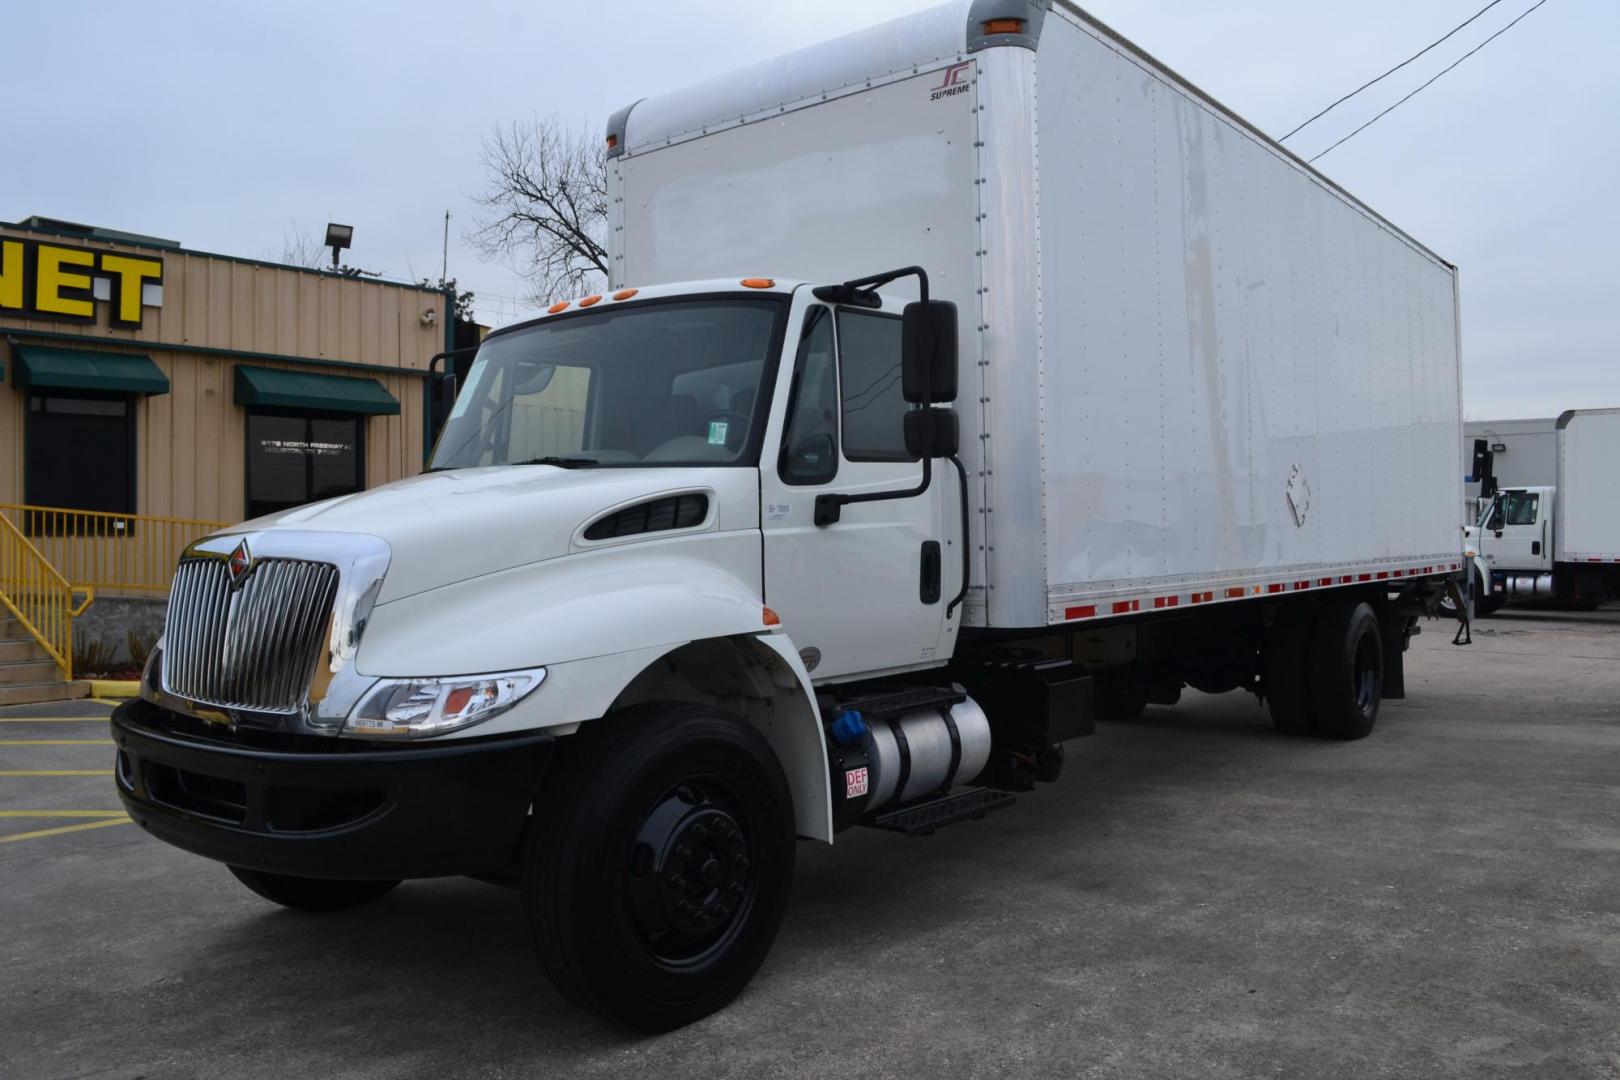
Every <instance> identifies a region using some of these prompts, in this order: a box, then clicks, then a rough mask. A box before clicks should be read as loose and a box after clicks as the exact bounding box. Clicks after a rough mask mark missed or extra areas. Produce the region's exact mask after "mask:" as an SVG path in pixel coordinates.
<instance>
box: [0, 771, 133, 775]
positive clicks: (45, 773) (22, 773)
mask: <svg viewBox="0 0 1620 1080" xmlns="http://www.w3.org/2000/svg"><path fill="white" fill-rule="evenodd" d="M111 775H112V770H111V769H0V776H111Z"/></svg>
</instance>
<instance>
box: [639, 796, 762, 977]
mask: <svg viewBox="0 0 1620 1080" xmlns="http://www.w3.org/2000/svg"><path fill="white" fill-rule="evenodd" d="M752 869H753V859H752V858H751V857H750V851H749V844H748V838H747V835H746V833H745V831H744V829H743V825H742V823H741V822H740V821H739V819H738V815H737V814H735V813H734V812H733V811H732V809H731V808H730V800H729V799H727V798H725V793H723V792H720V791H717V790H712V789H711V788H710V787H708V786H706V785H704V784H701V783H696V782H691V783H686V784H682V785H680V786H679V787H677V788H675V789H674V790H673V791H671V792H670V793H669V794H667V795H665V796H664V798H663V799H661V800H660V801H659V802H658V804H657V805H656V806H654V807H653V809H652V810H651V811H650V812H649V813H648V815H647V817H646V819H645V821H643V823H642V826H641V829H640V830H639V832H638V833H637V835H636V841H635V844H634V846H633V847H632V850H631V862H630V871H631V873H630V893H631V896H630V899H631V905H632V908H633V909H634V911H635V914H636V919H637V922H638V924H639V927H640V930H641V934H642V941H643V944H644V945H645V946H646V947H647V948H648V950H649V951H651V952H652V953H653V954H654V955H655V956H657V957H658V958H660V959H662V960H666V961H689V960H694V959H697V958H698V957H700V956H701V955H703V954H704V953H706V952H708V951H709V950H710V949H712V948H714V947H716V946H717V945H719V944H720V943H721V942H722V939H724V938H725V937H726V936H727V934H728V933H729V932H731V931H732V930H733V929H734V927H735V926H736V925H737V924H738V923H740V921H741V920H740V918H739V915H740V914H741V913H742V912H743V910H744V909H745V908H746V906H747V904H748V903H749V901H751V899H752V896H753V873H752Z"/></svg>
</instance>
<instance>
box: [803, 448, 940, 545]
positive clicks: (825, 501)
mask: <svg viewBox="0 0 1620 1080" xmlns="http://www.w3.org/2000/svg"><path fill="white" fill-rule="evenodd" d="M932 465H933V462H932V460H931V459H930V458H928V457H926V456H925V457H924V458H923V459H922V467H923V471H922V482H921V483H919V484H918V485H917V486H916V487H914V488H906V489H904V490H902V491H868V492H866V493H865V494H862V495H834V494H827V495H817V496H816V517H815V521H816V525H817V526H818V527H824V526H827V525H833V524H836V523H837V522H838V520H839V519H840V518H842V517H843V511H844V507H845V506H848V505H849V504H850V503H864V502H886V501H888V500H889V499H915V498H916V497H917V496H918V495H921V494H923V493H924V492H925V491H927V490H928V485H929V484H930V483H932V482H933V479H934V470H933V468H932Z"/></svg>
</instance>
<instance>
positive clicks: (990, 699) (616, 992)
mask: <svg viewBox="0 0 1620 1080" xmlns="http://www.w3.org/2000/svg"><path fill="white" fill-rule="evenodd" d="M1037 61H1038V62H1037ZM1037 100H1038V101H1039V112H1040V121H1039V124H1038V125H1037V123H1036V103H1037ZM607 139H608V147H609V180H610V186H611V190H610V198H611V226H612V228H611V257H612V267H613V281H612V284H611V287H610V288H608V289H607V290H605V291H604V292H603V293H602V294H600V295H593V296H587V297H583V298H578V299H571V300H563V301H559V302H558V303H557V304H555V305H553V306H552V307H551V309H550V310H549V312H548V313H547V314H546V315H545V316H543V317H541V318H539V319H535V320H533V321H530V322H526V323H522V324H519V325H516V326H511V327H507V328H504V329H502V330H499V331H497V332H495V333H493V334H491V335H490V336H489V337H488V339H487V340H486V341H485V342H484V343H483V344H482V345H481V346H480V348H479V351H478V354H477V358H476V361H475V362H474V364H473V366H472V367H471V369H470V371H469V373H468V377H467V379H466V381H465V384H464V385H463V386H461V388H460V392H459V395H458V396H456V397H455V399H454V405H453V408H452V409H450V410H449V416H448V420H447V423H446V425H445V427H444V430H443V433H442V435H441V436H440V438H439V441H438V443H437V447H436V449H435V451H434V455H433V460H432V467H431V468H430V470H429V471H428V472H427V473H426V474H425V475H423V476H420V477H416V478H413V479H410V480H406V481H402V482H399V483H396V484H392V485H389V486H387V487H384V488H381V489H378V490H375V491H368V492H363V493H359V494H356V495H352V496H348V497H345V498H341V499H336V500H332V501H330V502H325V503H318V504H315V505H312V506H308V507H304V508H300V509H297V510H293V511H290V512H287V513H284V514H280V515H277V516H275V517H271V518H264V519H260V520H257V521H251V522H247V523H244V524H243V525H240V526H237V527H235V528H231V529H227V530H224V531H223V532H221V533H219V534H217V535H215V536H213V537H210V538H208V539H205V540H203V541H200V542H199V543H198V544H196V545H194V546H193V547H192V548H191V549H190V550H188V551H187V552H186V553H185V555H184V556H183V557H182V559H181V561H180V565H179V567H178V570H177V573H176V578H175V589H174V593H173V599H172V601H171V604H170V609H169V616H168V626H167V631H166V634H165V637H164V639H163V641H162V643H161V645H160V647H158V648H157V649H155V650H154V652H153V654H152V659H151V661H150V662H149V664H148V667H147V671H146V673H145V676H144V678H143V689H142V696H141V698H140V699H139V700H138V701H135V702H131V703H129V704H127V705H124V706H122V707H120V708H119V710H118V711H117V712H116V714H115V717H114V722H113V729H114V735H115V739H116V741H117V747H118V758H117V770H116V772H117V784H118V788H119V791H120V793H121V795H122V797H123V800H124V803H125V805H126V806H127V807H128V809H129V812H130V814H131V815H132V816H133V817H134V819H135V820H136V821H138V822H139V823H140V824H141V825H142V826H144V827H145V828H146V829H147V830H149V831H150V832H151V833H153V834H154V835H156V836H158V837H161V838H162V839H164V840H167V841H169V842H171V843H173V844H176V845H179V846H180V847H183V848H186V849H188V850H190V851H193V852H197V853H199V854H202V855H205V856H207V857H210V858H213V859H216V860H219V861H221V862H224V863H227V864H228V865H230V867H231V868H232V870H233V872H234V873H235V874H236V875H237V876H238V877H239V878H240V879H241V880H242V881H243V882H244V883H245V884H246V885H247V886H248V887H250V888H252V889H254V890H255V891H256V892H259V893H260V894H262V895H264V896H266V897H268V898H269V899H272V900H274V901H277V902H279V903H282V904H287V905H291V906H294V907H300V908H304V909H308V910H331V909H334V908H340V907H346V906H351V905H354V904H358V903H362V902H365V901H368V900H372V899H375V898H377V897H379V896H381V895H383V894H384V893H385V892H387V891H388V890H389V889H391V888H392V887H394V886H395V885H396V884H398V883H399V881H400V880H401V879H405V878H413V877H431V876H439V875H452V874H461V875H471V876H476V877H480V878H485V879H490V880H497V881H506V882H512V883H515V884H520V885H521V888H522V896H523V903H524V906H525V910H526V912H527V915H528V919H529V922H530V924H531V925H532V927H533V929H534V935H535V938H536V940H537V942H538V945H539V952H540V959H541V962H542V963H543V965H544V966H545V969H546V971H547V973H548V974H549V975H550V977H551V978H552V980H553V981H554V982H555V983H556V984H557V985H558V987H559V988H561V990H562V991H563V993H564V994H565V995H566V996H567V997H568V998H569V999H570V1000H572V1001H575V1002H577V1003H579V1004H581V1005H583V1006H586V1007H588V1008H591V1009H595V1010H598V1011H600V1012H603V1013H606V1014H608V1015H611V1016H615V1017H618V1018H620V1019H622V1020H624V1021H627V1022H629V1023H632V1024H636V1025H640V1026H643V1027H648V1028H668V1027H673V1026H676V1025H679V1024H683V1023H686V1022H689V1021H691V1020H693V1019H695V1018H697V1017H700V1016H703V1015H705V1014H707V1013H709V1012H712V1011H714V1010H715V1009H717V1008H719V1007H721V1006H722V1005H724V1004H725V1002H726V1001H728V1000H730V999H731V997H733V996H734V995H735V994H737V993H738V992H739V991H740V990H741V989H742V988H743V986H744V985H745V984H746V983H747V982H748V980H749V979H750V978H751V977H752V975H753V973H754V971H755V970H756V969H757V968H758V967H759V965H760V964H761V963H762V962H763V960H764V958H765V955H766V952H767V951H768V950H769V948H770V946H771V943H772V941H773V939H774V937H775V935H776V931H777V928H778V925H779V924H780V922H781V919H782V917H783V912H784V910H785V907H786V903H787V898H788V894H789V889H790V884H791V879H792V873H793V865H794V851H795V838H803V839H812V840H819V841H825V842H832V841H833V839H834V837H835V835H836V834H837V833H839V832H840V831H842V830H844V829H847V828H850V827H853V826H856V825H864V826H870V827H875V828H880V829H888V830H893V831H898V832H902V833H908V834H923V833H930V832H933V831H935V830H938V829H941V828H943V827H945V826H947V825H951V824H953V823H956V822H960V821H965V820H972V819H975V818H979V817H983V816H984V815H985V814H986V813H987V812H989V811H991V810H996V809H999V808H1001V807H1004V806H1006V805H1008V804H1009V803H1011V802H1012V801H1013V799H1014V797H1015V794H1014V793H1016V792H1022V791H1027V790H1030V789H1032V788H1033V787H1034V786H1035V784H1036V783H1038V782H1041V781H1050V780H1054V779H1056V778H1057V776H1058V774H1059V772H1060V770H1061V767H1062V764H1063V755H1064V744H1065V742H1066V741H1068V740H1070V739H1073V738H1076V737H1078V736H1082V735H1086V734H1089V733H1090V732H1091V730H1092V723H1093V715H1094V714H1095V715H1097V716H1102V717H1108V718H1120V719H1123V718H1130V717H1134V716H1135V715H1137V714H1138V713H1140V712H1141V711H1142V709H1143V708H1144V706H1145V705H1146V704H1148V703H1150V702H1151V703H1158V704H1169V703H1172V702H1174V701H1175V700H1176V699H1177V698H1178V697H1179V695H1180V694H1181V692H1182V690H1183V688H1185V687H1189V686H1190V687H1192V688H1194V689H1196V690H1199V691H1204V692H1209V693H1217V692H1225V691H1232V690H1243V691H1246V692H1249V693H1252V694H1254V695H1256V697H1257V698H1261V699H1263V700H1264V701H1265V702H1266V704H1267V705H1268V706H1269V710H1270V715H1271V717H1272V719H1273V721H1274V722H1275V723H1276V725H1277V727H1278V728H1280V729H1282V730H1283V731H1284V732H1289V733H1299V734H1305V733H1313V734H1317V735H1321V736H1327V737H1332V738H1338V739H1356V738H1360V737H1363V736H1365V735H1367V734H1368V733H1369V732H1370V731H1371V730H1372V728H1373V725H1374V723H1375V721H1376V720H1377V717H1378V712H1379V704H1380V701H1381V700H1382V699H1384V698H1388V697H1399V696H1402V694H1403V693H1404V689H1403V683H1404V680H1403V664H1404V650H1405V648H1406V644H1407V641H1408V639H1409V637H1410V635H1411V634H1412V633H1413V632H1414V630H1415V625H1414V624H1415V623H1416V620H1417V619H1418V618H1419V617H1420V616H1421V615H1423V614H1424V613H1425V612H1431V611H1433V610H1434V609H1435V606H1436V604H1437V602H1438V599H1439V596H1440V594H1441V593H1442V591H1443V590H1444V589H1445V588H1446V586H1447V583H1448V582H1449V581H1450V580H1451V579H1452V578H1453V576H1454V575H1455V574H1456V573H1457V572H1458V571H1459V570H1460V569H1461V568H1462V558H1461V556H1460V554H1459V552H1458V546H1457V520H1456V515H1455V502H1454V496H1453V493H1454V491H1455V488H1456V480H1457V477H1458V476H1459V475H1461V468H1462V462H1461V453H1460V450H1461V429H1460V392H1459V382H1458V380H1459V357H1458V332H1457V302H1456V275H1455V271H1454V268H1453V267H1452V266H1450V265H1449V264H1447V263H1446V262H1445V261H1444V260H1442V259H1440V258H1438V257H1437V256H1435V255H1434V254H1433V253H1432V252H1430V251H1429V250H1428V249H1426V248H1425V247H1423V245H1421V244H1420V243H1418V242H1417V241H1416V240H1414V239H1412V238H1411V237H1410V236H1408V235H1407V234H1405V233H1403V232H1402V231H1400V230H1399V229H1397V228H1396V227H1394V226H1393V225H1391V224H1390V223H1389V222H1387V221H1385V220H1384V219H1383V218H1381V217H1379V216H1378V215H1377V214H1376V213H1374V212H1373V211H1372V210H1370V209H1369V208H1367V207H1366V206H1364V205H1363V204H1362V203H1360V202H1358V201H1357V200H1356V199H1355V198H1353V197H1352V196H1350V195H1349V194H1347V193H1346V192H1344V191H1343V190H1342V189H1340V188H1339V187H1338V186H1336V185H1335V184H1333V183H1332V182H1331V181H1330V180H1328V179H1327V178H1325V177H1324V176H1322V175H1321V174H1319V173H1317V172H1316V171H1314V170H1313V169H1311V168H1310V167H1309V166H1308V165H1306V164H1305V163H1304V162H1303V161H1301V160H1300V159H1298V158H1297V157H1295V156H1294V155H1293V154H1291V153H1289V152H1288V151H1287V150H1285V149H1283V148H1282V147H1280V146H1278V145H1277V144H1276V143H1275V142H1273V141H1271V140H1270V139H1268V138H1266V137H1265V136H1264V135H1263V134H1261V133H1260V132H1258V131H1256V130H1255V129H1254V128H1252V127H1251V126H1250V125H1248V124H1246V123H1245V122H1244V121H1242V120H1241V119H1240V118H1238V117H1237V116H1235V115H1233V114H1232V113H1231V112H1230V111H1228V110H1226V109H1225V108H1223V107H1221V106H1220V105H1219V104H1217V103H1216V102H1214V101H1213V100H1212V99H1210V98H1209V97H1207V96H1206V95H1204V94H1203V93H1201V92H1200V91H1198V90H1196V89H1195V88H1193V87H1191V86H1189V85H1188V84H1187V83H1186V82H1184V81H1183V80H1181V79H1180V78H1178V77H1177V76H1176V75H1174V74H1173V73H1172V72H1170V71H1168V70H1166V69H1165V68H1164V67H1162V66H1161V65H1159V64H1158V63H1156V62H1155V61H1154V60H1152V59H1151V58H1150V57H1148V56H1146V55H1145V54H1144V53H1142V52H1141V51H1140V50H1138V49H1136V48H1135V47H1134V46H1132V45H1131V44H1130V43H1128V42H1126V41H1125V40H1124V39H1122V38H1120V37H1119V36H1118V35H1117V34H1115V33H1113V32H1112V31H1110V30H1108V29H1107V28H1106V27H1104V26H1102V25H1101V24H1099V23H1097V22H1096V21H1094V20H1093V19H1091V18H1089V17H1088V16H1087V15H1085V14H1084V13H1083V12H1081V11H1080V10H1079V9H1077V8H1074V7H1072V6H1070V5H1069V4H1067V3H1061V2H1060V3H1054V4H1052V5H1051V6H1050V7H1049V6H1048V5H1047V4H1046V3H1044V2H1035V0H955V2H952V3H948V4H946V5H944V6H943V7H940V8H937V9H934V10H931V11H926V12H923V13H920V14H917V15H913V16H909V17H906V18H902V19H898V20H895V21H893V22H890V23H886V24H884V25H881V26H877V27H874V28H872V29H869V30H865V31H861V32H859V33H855V34H851V35H849V36H846V37H843V38H839V39H837V40H835V41H830V42H827V43H825V44H822V45H818V46H815V47H813V48H809V49H805V50H802V51H801V52H798V53H794V54H792V55H789V56H786V57H781V58H778V59H774V60H770V61H767V62H765V63H762V64H759V65H756V66H754V67H752V68H749V69H746V70H744V71H741V72H738V73H735V74H732V75H727V76H722V77H720V78H717V79H712V80H710V81H708V82H706V83H703V84H701V85H699V86H696V87H693V88H690V89H687V90H684V91H678V92H675V93H671V94H668V95H665V96H662V97H657V98H652V99H648V100H644V101H639V102H637V103H635V104H634V105H632V106H631V107H629V108H627V109H624V110H621V111H620V112H618V113H617V114H615V115H614V117H613V119H612V121H611V123H610V126H609V131H608V135H607ZM789 275H792V276H789ZM920 914H921V913H920ZM924 917H926V916H924Z"/></svg>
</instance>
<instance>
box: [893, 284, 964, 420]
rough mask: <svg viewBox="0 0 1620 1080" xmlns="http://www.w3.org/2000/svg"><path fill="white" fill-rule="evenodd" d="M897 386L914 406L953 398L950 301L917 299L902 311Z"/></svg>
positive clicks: (953, 312)
mask: <svg viewBox="0 0 1620 1080" xmlns="http://www.w3.org/2000/svg"><path fill="white" fill-rule="evenodd" d="M900 387H901V391H902V393H903V394H904V395H905V399H906V400H907V401H908V402H910V403H911V404H913V405H923V404H932V405H943V404H947V403H949V402H952V401H955V400H956V305H955V304H953V303H951V302H950V301H949V300H930V301H928V302H927V303H923V302H922V301H916V302H913V303H910V304H907V305H906V306H905V310H904V311H903V312H902V313H901V325H900Z"/></svg>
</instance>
